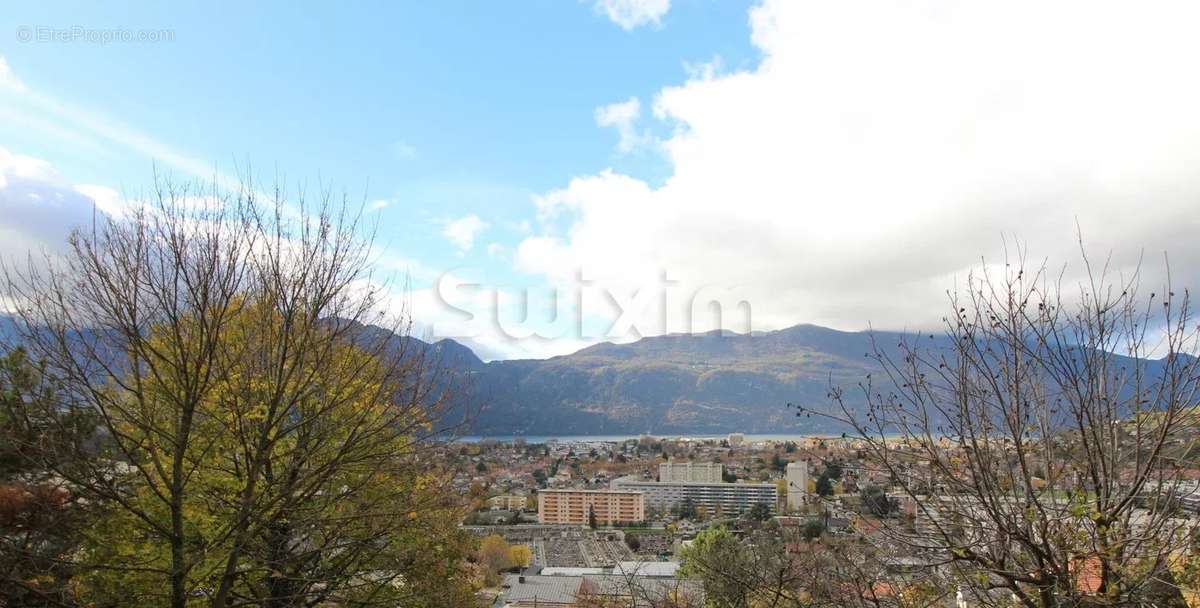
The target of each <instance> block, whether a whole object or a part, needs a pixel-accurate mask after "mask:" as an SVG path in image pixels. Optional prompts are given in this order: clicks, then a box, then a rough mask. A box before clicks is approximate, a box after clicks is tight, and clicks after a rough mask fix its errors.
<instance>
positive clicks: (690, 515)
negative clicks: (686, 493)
mask: <svg viewBox="0 0 1200 608" xmlns="http://www.w3.org/2000/svg"><path fill="white" fill-rule="evenodd" d="M673 508H674V510H675V512H676V513H677V514H678V515H679V518H680V519H696V502H695V501H693V500H692V499H691V498H685V499H683V500H682V501H680V502H679V503H678V504H677V505H676V506H675V507H673Z"/></svg>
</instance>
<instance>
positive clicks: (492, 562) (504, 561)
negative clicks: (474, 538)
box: [477, 534, 516, 585]
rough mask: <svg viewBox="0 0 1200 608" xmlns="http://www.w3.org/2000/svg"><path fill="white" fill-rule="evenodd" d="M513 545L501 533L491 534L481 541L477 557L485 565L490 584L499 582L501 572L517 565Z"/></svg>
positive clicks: (487, 579)
mask: <svg viewBox="0 0 1200 608" xmlns="http://www.w3.org/2000/svg"><path fill="white" fill-rule="evenodd" d="M513 557H514V554H513V550H512V547H511V546H509V544H508V542H507V541H505V540H504V537H503V536H500V535H499V534H490V535H488V536H486V537H484V538H483V540H481V541H480V542H479V551H478V552H477V559H478V561H479V563H480V564H481V565H482V566H483V569H484V574H485V577H486V581H487V584H488V585H496V584H497V583H498V582H499V577H498V575H499V573H501V572H503V571H505V570H508V569H509V568H512V567H513V566H514V565H515V563H516V562H515V561H514V560H513Z"/></svg>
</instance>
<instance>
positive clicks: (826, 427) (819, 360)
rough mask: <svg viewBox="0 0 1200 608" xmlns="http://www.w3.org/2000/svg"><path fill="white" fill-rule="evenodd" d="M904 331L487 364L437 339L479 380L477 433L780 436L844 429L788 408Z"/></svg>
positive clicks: (714, 337)
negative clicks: (737, 432) (772, 434)
mask: <svg viewBox="0 0 1200 608" xmlns="http://www.w3.org/2000/svg"><path fill="white" fill-rule="evenodd" d="M901 338H902V334H898V333H889V332H872V333H868V332H842V331H837V330H833V329H828V328H824V327H818V326H815V325H797V326H795V327H791V328H788V329H782V330H778V331H771V332H761V333H753V334H731V333H719V332H712V333H705V334H671V335H664V336H656V337H648V338H642V339H640V340H638V341H636V342H632V343H627V344H612V343H602V344H596V345H593V346H589V347H587V348H584V349H582V350H580V351H578V352H575V353H573V354H570V355H564V356H559V357H553V358H550V359H538V360H533V359H525V360H501V361H492V362H489V363H484V362H483V361H481V360H479V358H478V357H475V356H474V354H473V353H471V352H470V350H469V349H468V348H467V347H465V346H463V345H461V344H458V343H456V342H453V341H450V340H442V341H439V342H437V343H435V344H433V345H432V346H433V347H435V348H437V349H439V350H440V351H442V352H445V353H453V355H452V356H448V357H446V359H445V361H446V362H448V363H452V364H453V365H456V366H458V367H459V369H460V370H461V371H462V372H465V375H466V376H467V377H468V378H469V379H470V381H469V382H468V383H467V386H468V387H469V392H470V395H471V397H472V400H473V402H474V403H476V404H478V406H479V407H480V409H479V411H478V414H477V415H476V416H475V420H474V424H473V430H472V432H473V433H475V434H495V435H509V434H518V433H526V434H531V435H532V434H536V435H545V434H561V435H576V434H626V433H631V434H636V433H641V432H650V433H660V434H683V433H686V434H700V433H725V432H731V431H743V432H748V433H767V432H771V433H776V432H833V431H837V430H840V429H838V428H835V427H834V426H833V425H832V424H830V423H829V422H828V421H826V420H823V419H820V418H811V417H807V416H800V417H797V416H796V413H795V410H792V409H788V408H787V407H785V404H787V403H789V402H791V403H797V404H805V405H819V406H824V405H827V404H828V403H829V399H828V396H827V395H828V392H829V388H830V386H831V385H838V386H843V387H847V388H852V387H854V386H856V385H857V384H858V383H859V382H860V381H862V380H863V379H864V378H865V377H866V375H867V374H868V373H871V372H872V371H877V370H878V369H879V368H878V365H877V364H876V363H875V362H874V361H873V360H872V359H870V358H868V357H867V353H869V352H872V350H873V348H874V347H873V345H872V339H874V340H875V343H876V344H878V345H880V347H881V348H888V349H890V348H894V347H895V345H896V344H897V343H898V342H899V340H900V339H901ZM935 339H936V340H938V341H941V340H943V339H937V338H935ZM848 392H849V394H850V395H849V396H850V397H851V399H853V397H854V391H848Z"/></svg>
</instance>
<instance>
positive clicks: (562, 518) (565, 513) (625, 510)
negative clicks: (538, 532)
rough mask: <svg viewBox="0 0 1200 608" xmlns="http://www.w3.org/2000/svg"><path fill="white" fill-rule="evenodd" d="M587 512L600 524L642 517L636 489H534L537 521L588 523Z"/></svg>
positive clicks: (625, 521)
mask: <svg viewBox="0 0 1200 608" xmlns="http://www.w3.org/2000/svg"><path fill="white" fill-rule="evenodd" d="M589 513H595V515H596V522H597V523H600V524H604V525H611V524H614V523H636V522H642V521H645V520H646V508H645V503H644V501H643V497H642V494H641V493H640V492H633V491H627V490H620V489H614V490H578V489H569V490H538V523H542V524H580V525H584V524H587V523H589Z"/></svg>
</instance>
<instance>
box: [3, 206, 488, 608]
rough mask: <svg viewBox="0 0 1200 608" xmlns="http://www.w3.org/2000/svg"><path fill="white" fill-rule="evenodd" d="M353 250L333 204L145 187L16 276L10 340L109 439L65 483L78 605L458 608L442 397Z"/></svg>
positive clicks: (365, 247)
mask: <svg viewBox="0 0 1200 608" xmlns="http://www.w3.org/2000/svg"><path fill="white" fill-rule="evenodd" d="M289 218H302V219H289ZM360 232H361V231H360V227H359V215H358V214H357V213H355V212H354V211H353V210H351V209H348V208H347V207H346V206H345V205H344V204H341V203H337V202H336V201H334V200H333V199H331V198H330V197H328V196H323V197H322V198H321V200H320V201H319V204H318V205H317V206H316V208H315V209H313V208H310V207H308V206H307V205H306V204H305V202H304V198H303V196H302V193H301V196H298V197H296V198H294V199H293V200H292V201H291V203H288V204H285V202H284V196H283V195H282V193H279V192H277V193H276V194H275V196H274V197H273V198H272V200H270V201H268V202H266V203H264V202H262V201H261V200H259V195H258V194H257V193H256V192H255V191H254V190H253V189H252V188H250V187H245V188H243V189H242V190H241V191H239V192H236V193H232V194H230V193H224V192H221V191H219V190H217V188H216V187H213V188H212V189H211V190H203V191H199V192H198V191H195V190H191V189H188V188H175V187H173V186H172V185H170V184H159V187H158V188H157V190H156V196H155V197H153V198H152V200H151V201H150V202H149V203H147V205H146V206H145V207H143V208H140V209H137V210H135V211H133V212H132V213H131V214H130V215H129V216H128V217H126V218H121V219H109V220H107V221H106V222H105V223H103V224H102V225H99V226H97V227H95V228H93V229H92V230H91V231H89V232H76V233H74V234H73V235H72V237H71V241H70V244H71V251H70V254H69V255H68V256H67V257H66V259H65V261H62V262H56V261H50V262H49V263H48V266H49V268H50V270H49V271H45V270H40V269H35V268H33V267H31V268H30V270H29V271H28V272H25V273H16V274H10V275H9V276H8V282H7V285H8V292H9V297H11V298H12V299H13V300H15V301H17V302H20V303H21V312H20V320H21V321H22V323H21V325H22V328H21V329H22V331H21V333H22V336H21V337H22V339H23V342H24V343H25V344H26V346H27V348H29V349H30V351H31V353H32V354H33V355H34V356H36V357H38V358H39V360H43V361H45V362H46V370H47V374H49V375H51V376H52V377H53V378H54V379H55V381H56V382H57V383H58V384H59V385H60V386H62V387H63V393H64V395H63V399H64V401H66V402H67V403H68V404H70V405H72V406H76V407H79V406H82V407H87V408H89V409H91V410H93V411H95V412H97V413H98V415H99V417H100V420H101V428H102V429H103V430H104V431H105V433H106V435H107V436H108V437H109V440H108V442H107V443H106V446H105V447H106V449H107V453H106V458H102V459H98V460H96V464H95V465H94V466H92V467H91V468H90V469H89V470H85V471H80V470H78V469H77V468H73V469H67V468H64V469H63V470H62V471H60V474H62V475H63V476H64V477H66V478H67V479H68V481H69V482H70V483H72V484H73V486H74V487H78V488H80V490H81V491H82V492H84V493H85V494H86V495H87V496H88V497H89V499H91V500H93V501H95V502H96V503H97V504H98V505H101V508H102V509H103V510H104V514H103V516H101V517H99V518H97V519H96V520H95V521H94V522H92V524H91V525H90V527H89V528H88V530H87V531H86V534H85V539H84V547H83V548H82V549H81V551H80V552H79V557H80V562H79V564H77V566H78V567H79V569H80V571H81V572H82V575H81V576H80V580H79V583H80V584H79V589H80V593H81V594H82V596H83V598H84V600H83V601H85V602H87V603H90V604H94V605H116V604H121V605H129V604H136V605H169V606H172V607H173V608H182V607H184V606H189V605H192V606H198V605H207V606H220V607H225V606H233V605H242V604H256V605H261V606H301V605H304V606H309V605H315V604H322V603H330V602H336V603H351V604H356V605H375V604H386V605H390V606H397V605H398V606H414V607H416V606H420V607H425V606H443V605H444V606H454V605H462V602H464V601H469V599H468V600H464V598H466V597H467V596H465V595H464V590H465V589H466V584H465V581H462V580H460V579H461V576H460V575H459V574H458V573H459V572H460V569H459V568H458V567H457V566H458V565H459V564H460V563H461V561H462V559H463V558H464V557H465V554H466V552H467V551H468V546H469V543H468V540H467V539H466V538H464V537H463V536H462V533H461V532H459V531H458V530H457V525H456V524H457V521H458V519H459V515H460V513H461V509H460V506H459V505H458V504H457V499H456V497H455V496H454V494H453V493H452V492H449V491H448V490H447V488H446V487H445V484H446V483H447V481H448V479H449V477H450V476H449V474H448V471H446V470H445V469H444V467H443V466H442V465H441V464H440V463H442V462H444V461H443V460H442V459H439V458H436V457H435V450H436V449H437V446H436V445H435V443H434V441H433V439H434V438H435V437H436V436H439V435H440V434H441V433H442V432H443V431H444V428H443V427H442V424H443V423H442V422H441V420H442V416H443V415H444V413H445V412H446V407H447V403H448V400H447V399H448V396H449V394H450V393H449V388H450V387H452V383H450V382H448V381H447V380H446V379H445V378H443V377H442V375H441V372H440V370H439V369H438V368H437V366H436V365H435V362H432V361H430V360H429V359H428V358H427V353H426V352H424V350H423V349H422V348H421V345H422V343H420V342H419V341H415V340H411V339H409V338H408V337H407V334H406V332H405V328H406V327H407V325H406V324H405V323H404V322H397V323H391V324H388V323H387V320H386V319H385V318H384V317H382V315H379V314H378V313H376V312H373V311H376V310H378V309H379V308H380V305H381V303H382V299H381V298H382V296H383V292H382V291H381V289H382V287H379V286H378V285H377V284H376V283H374V282H373V281H372V280H371V275H370V270H369V266H368V253H369V250H370V246H369V245H370V243H369V240H363V239H360V238H359V235H360ZM380 325H382V326H383V327H381V326H380Z"/></svg>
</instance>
